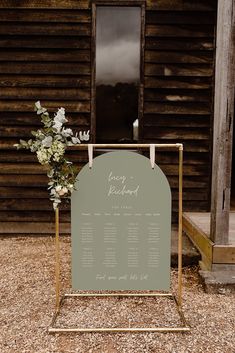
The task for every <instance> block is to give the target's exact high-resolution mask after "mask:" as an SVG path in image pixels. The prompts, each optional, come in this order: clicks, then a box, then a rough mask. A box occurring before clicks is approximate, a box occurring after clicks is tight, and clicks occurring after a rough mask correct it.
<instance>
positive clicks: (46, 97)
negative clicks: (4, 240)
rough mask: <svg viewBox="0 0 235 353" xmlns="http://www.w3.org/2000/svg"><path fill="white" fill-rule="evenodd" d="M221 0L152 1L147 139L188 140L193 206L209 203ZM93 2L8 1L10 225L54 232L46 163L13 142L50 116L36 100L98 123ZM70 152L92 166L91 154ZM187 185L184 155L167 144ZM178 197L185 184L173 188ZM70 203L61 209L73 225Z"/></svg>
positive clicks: (5, 111) (0, 206) (0, 79)
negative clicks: (39, 112)
mask: <svg viewBox="0 0 235 353" xmlns="http://www.w3.org/2000/svg"><path fill="white" fill-rule="evenodd" d="M215 10H216V1H211V0H205V1H202V0H200V1H189V0H184V1H182V0H159V1H157V0H154V1H147V11H146V28H145V33H146V37H145V89H144V117H143V120H142V127H141V130H142V131H141V134H142V139H143V141H145V142H162V143H164V142H167V143H168V142H183V143H184V146H185V156H184V158H185V164H184V175H185V178H184V188H185V189H184V200H185V201H184V206H185V208H186V209H188V210H189V209H192V210H197V209H200V210H203V209H208V206H209V194H210V173H211V151H210V149H211V126H212V124H211V120H212V96H213V55H214V28H215V17H216V11H215ZM90 92H91V7H90V3H89V1H88V0H87V1H77V0H37V1H36V0H22V1H17V0H0V139H1V140H0V149H1V153H0V163H1V165H0V197H1V200H0V221H2V224H1V227H0V233H29V232H30V233H32V234H34V233H41V232H49V233H50V232H53V223H51V222H52V221H53V220H54V213H53V211H52V205H51V202H50V201H49V200H48V192H47V189H46V185H47V177H46V174H45V170H44V169H43V168H42V167H41V166H40V165H39V164H38V163H37V161H36V158H35V157H34V156H33V155H32V154H31V153H30V152H28V151H20V152H19V151H16V150H15V148H14V147H13V144H14V143H16V142H17V141H18V140H19V139H20V138H28V137H29V136H30V131H31V130H33V129H37V128H38V126H39V125H40V122H39V119H38V118H37V116H36V114H35V113H34V112H33V105H34V102H35V101H36V100H41V102H42V104H43V105H45V106H47V107H48V108H49V111H51V112H53V111H54V110H55V109H57V108H58V107H60V106H63V107H65V109H66V111H67V114H68V116H69V120H70V123H71V127H72V128H73V129H74V130H80V129H86V130H87V129H89V128H90V111H91V107H90V99H91V96H90ZM70 158H71V160H73V161H74V162H76V164H78V165H82V164H83V163H84V161H85V160H86V153H85V154H84V153H81V152H79V153H78V152H76V151H73V152H71V153H70ZM157 161H159V162H160V165H161V167H162V169H163V170H164V171H165V173H166V174H167V175H168V176H169V180H170V184H171V186H172V187H173V189H174V190H176V188H177V185H178V184H177V183H178V182H177V173H178V169H177V156H176V154H175V153H172V152H166V153H162V154H160V153H158V152H157ZM173 199H174V201H173V203H177V193H176V192H174V193H173ZM69 221H70V213H69V205H67V206H65V207H64V210H62V212H61V223H62V230H63V231H67V230H68V229H69V226H68V223H69Z"/></svg>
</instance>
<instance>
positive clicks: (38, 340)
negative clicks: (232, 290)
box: [0, 237, 235, 353]
mask: <svg viewBox="0 0 235 353" xmlns="http://www.w3.org/2000/svg"><path fill="white" fill-rule="evenodd" d="M0 242H1V246H0V266H1V277H0V278H1V281H0V321H1V323H0V325H1V326H0V327H1V331H0V353H11V352H12V353H13V352H17V353H52V352H56V353H74V352H77V353H119V352H120V353H121V352H122V353H125V352H126V353H147V352H149V353H150V352H151V353H158V352H159V353H187V352H190V353H200V352H202V353H205V352H210V353H235V300H234V299H235V298H234V296H233V295H232V294H230V295H227V296H225V295H223V294H218V295H216V294H206V293H204V291H203V288H202V286H201V284H200V282H199V278H198V274H197V268H191V269H190V268H185V269H184V273H183V283H184V293H183V298H184V300H183V307H184V313H185V317H186V319H187V321H188V322H189V323H190V325H191V328H192V330H191V332H190V333H113V334H108V333H102V334H101V333H83V334H74V333H72V334H56V335H52V334H48V333H47V328H48V326H49V325H50V322H51V319H52V315H53V310H54V301H55V296H54V240H53V239H52V238H43V237H42V238H36V239H35V238H4V239H0ZM61 252H62V268H63V273H62V281H63V288H69V286H70V285H69V283H70V271H69V268H70V262H69V261H70V260H69V259H70V242H69V239H68V238H63V239H62V241H61ZM172 283H173V287H175V285H176V273H175V270H172ZM74 301H75V299H68V300H67V302H66V304H65V306H64V307H63V309H62V311H61V314H60V317H59V318H58V321H57V326H60V325H68V324H73V325H75V324H76V325H77V324H78V325H83V327H86V326H88V325H91V326H92V325H96V327H98V326H101V325H102V323H104V320H105V321H106V325H107V326H111V325H112V324H114V323H115V324H119V325H125V326H128V325H143V326H146V325H163V324H164V325H166V324H167V325H168V326H174V325H177V324H179V322H178V321H179V320H178V316H177V314H176V312H175V308H174V305H173V303H172V302H171V301H169V300H167V299H157V300H156V299H154V298H147V299H143V298H132V299H116V298H114V299H85V300H84V301H82V302H81V300H79V299H76V303H75V302H74ZM78 304H80V305H78Z"/></svg>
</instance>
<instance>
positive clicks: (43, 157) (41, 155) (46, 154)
mask: <svg viewBox="0 0 235 353" xmlns="http://www.w3.org/2000/svg"><path fill="white" fill-rule="evenodd" d="M36 153H37V157H38V161H39V163H41V164H42V165H44V164H49V162H50V159H51V151H50V150H49V149H47V148H44V147H41V148H40V149H39V150H38V151H37V152H36Z"/></svg>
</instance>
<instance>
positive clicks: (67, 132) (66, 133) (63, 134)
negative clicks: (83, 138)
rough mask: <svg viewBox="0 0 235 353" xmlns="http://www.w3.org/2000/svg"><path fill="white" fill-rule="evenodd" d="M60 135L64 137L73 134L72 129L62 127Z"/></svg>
mask: <svg viewBox="0 0 235 353" xmlns="http://www.w3.org/2000/svg"><path fill="white" fill-rule="evenodd" d="M61 135H62V136H64V137H69V136H71V135H73V131H72V130H71V129H65V128H63V129H62V131H61Z"/></svg>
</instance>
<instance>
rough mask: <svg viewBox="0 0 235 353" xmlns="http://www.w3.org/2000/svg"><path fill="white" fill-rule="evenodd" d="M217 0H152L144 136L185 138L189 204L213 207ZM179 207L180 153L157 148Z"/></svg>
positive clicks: (194, 207)
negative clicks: (211, 199) (211, 191)
mask: <svg viewBox="0 0 235 353" xmlns="http://www.w3.org/2000/svg"><path fill="white" fill-rule="evenodd" d="M215 25H216V1H179V0H178V1H177V0H175V1H173V0H172V1H163V0H162V1H161V0H159V1H149V6H148V7H147V11H146V36H145V91H144V117H143V122H142V129H143V130H142V138H143V141H144V142H153V141H154V142H158V143H176V142H182V143H183V144H184V209H185V210H200V211H203V210H209V207H210V177H211V175H210V174H211V141H212V121H213V119H212V115H213V75H214V72H213V70H214V40H215V38H214V37H215ZM156 160H157V161H158V162H160V165H161V167H162V169H163V171H164V172H165V173H166V174H167V175H168V176H169V181H170V184H171V186H172V188H173V208H174V210H176V209H177V199H178V196H177V187H178V165H177V163H178V155H177V153H173V152H167V153H158V152H157V155H156Z"/></svg>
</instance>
